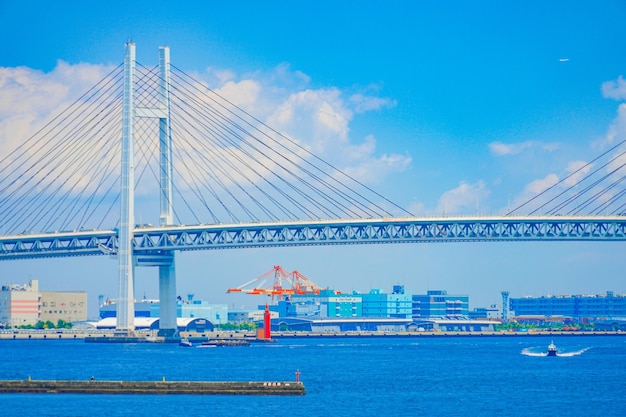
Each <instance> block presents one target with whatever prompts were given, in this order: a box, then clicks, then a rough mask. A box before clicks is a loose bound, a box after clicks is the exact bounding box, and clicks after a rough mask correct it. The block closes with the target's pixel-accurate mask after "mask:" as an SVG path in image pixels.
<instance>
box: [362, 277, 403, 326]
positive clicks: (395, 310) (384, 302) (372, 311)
mask: <svg viewBox="0 0 626 417" xmlns="http://www.w3.org/2000/svg"><path fill="white" fill-rule="evenodd" d="M361 298H362V300H363V317H391V318H405V319H406V318H408V319H410V318H411V314H412V311H411V307H412V300H411V293H405V291H404V285H394V286H393V290H392V292H391V294H386V293H383V292H382V290H379V289H373V290H370V292H369V293H368V294H361Z"/></svg>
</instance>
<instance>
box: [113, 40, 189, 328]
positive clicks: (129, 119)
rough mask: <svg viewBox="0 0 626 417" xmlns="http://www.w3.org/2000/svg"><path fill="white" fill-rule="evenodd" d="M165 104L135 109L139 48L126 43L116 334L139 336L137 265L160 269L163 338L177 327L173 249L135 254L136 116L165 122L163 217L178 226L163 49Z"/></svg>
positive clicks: (161, 49) (162, 124) (161, 132)
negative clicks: (136, 334) (136, 53)
mask: <svg viewBox="0 0 626 417" xmlns="http://www.w3.org/2000/svg"><path fill="white" fill-rule="evenodd" d="M159 76H160V80H159V94H158V97H159V103H158V106H157V107H136V105H135V95H134V89H135V44H133V43H130V42H129V43H127V44H126V54H125V58H124V104H123V110H122V130H123V132H122V163H121V168H122V175H121V187H120V193H121V195H120V202H121V204H120V211H121V213H120V230H119V239H120V241H119V244H118V246H119V247H118V262H119V299H118V305H117V327H116V335H120V336H131V335H132V334H133V332H134V316H135V311H134V267H135V266H136V265H138V266H158V267H159V299H160V324H159V336H164V337H166V338H174V337H176V336H177V333H178V331H177V326H176V268H175V264H174V253H173V252H172V251H155V252H152V253H149V254H142V255H141V256H137V255H135V254H134V253H133V247H132V240H133V229H134V227H135V223H134V162H133V151H134V122H135V118H136V117H144V118H158V119H159V154H160V155H159V166H160V218H159V222H160V225H161V226H168V225H172V224H174V208H173V207H174V206H173V200H172V194H173V178H172V171H173V169H172V135H171V126H170V50H169V47H167V46H162V47H159Z"/></svg>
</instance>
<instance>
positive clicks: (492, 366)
mask: <svg viewBox="0 0 626 417" xmlns="http://www.w3.org/2000/svg"><path fill="white" fill-rule="evenodd" d="M550 340H551V338H546V337H540V336H507V337H480V336H474V337H460V336H449V337H422V338H411V339H406V338H389V339H387V338H385V339H378V338H362V339H361V338H359V339H354V338H323V339H318V338H315V339H296V340H285V339H281V340H279V341H278V343H275V344H258V345H256V344H254V345H252V346H250V347H237V348H214V349H197V348H180V347H178V346H177V345H167V344H150V343H142V344H86V343H83V342H80V341H59V340H54V341H2V342H0V358H1V359H0V379H27V378H28V376H29V375H30V376H32V378H33V379H81V378H82V379H89V378H90V377H91V376H92V375H94V376H95V378H96V379H112V380H120V379H124V380H135V379H137V380H161V378H162V377H163V376H165V377H166V378H167V379H168V380H207V381H223V380H241V381H248V380H256V381H264V380H293V379H294V378H295V376H294V372H295V371H296V369H299V370H300V371H301V372H302V380H303V381H304V383H305V386H306V388H307V395H306V396H304V397H255V396H186V395H164V396H149V395H148V396H144V395H69V394H56V395H51V394H28V395H27V394H0V407H2V410H3V411H2V415H7V416H18V415H21V416H31V415H32V416H34V415H37V416H107V417H108V416H127V415H133V416H161V415H175V416H181V415H184V416H205V415H213V416H249V415H254V416H307V417H311V416H321V415H325V416H329V417H330V416H359V417H365V416H433V415H442V416H470V415H473V416H565V415H567V416H604V417H607V416H624V415H626V336H585V337H579V336H557V337H554V338H553V340H554V343H555V344H556V345H557V347H558V348H559V350H560V351H563V352H569V353H570V356H567V357H556V358H549V357H543V356H535V355H537V354H539V353H541V352H544V351H545V349H546V348H547V345H548V344H549V343H550Z"/></svg>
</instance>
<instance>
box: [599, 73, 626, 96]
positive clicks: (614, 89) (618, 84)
mask: <svg viewBox="0 0 626 417" xmlns="http://www.w3.org/2000/svg"><path fill="white" fill-rule="evenodd" d="M601 89H602V97H605V98H612V99H614V100H624V99H626V81H624V78H622V76H621V75H620V76H619V77H618V78H617V80H614V81H606V82H604V83H602V87H601Z"/></svg>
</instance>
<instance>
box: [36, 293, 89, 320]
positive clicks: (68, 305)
mask: <svg viewBox="0 0 626 417" xmlns="http://www.w3.org/2000/svg"><path fill="white" fill-rule="evenodd" d="M59 320H63V321H65V322H68V323H73V322H77V321H85V320H87V293H86V292H82V291H81V292H72V291H42V292H41V297H40V307H39V321H43V322H48V321H50V322H52V323H54V324H57V323H58V322H59Z"/></svg>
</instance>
